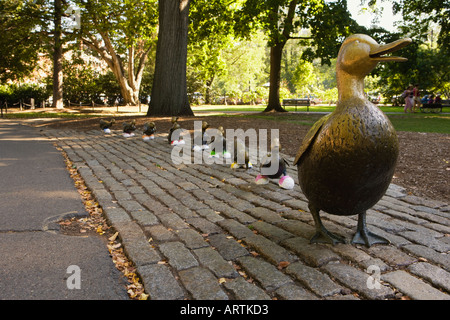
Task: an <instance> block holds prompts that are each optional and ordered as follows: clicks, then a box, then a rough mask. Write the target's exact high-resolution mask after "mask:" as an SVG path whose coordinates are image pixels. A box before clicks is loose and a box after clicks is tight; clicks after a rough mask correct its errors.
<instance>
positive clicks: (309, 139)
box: [293, 113, 331, 166]
mask: <svg viewBox="0 0 450 320" xmlns="http://www.w3.org/2000/svg"><path fill="white" fill-rule="evenodd" d="M330 116H331V113H330V114H327V115H326V116H323V117H322V118H320V119H319V120H317V122H316V123H314V125H313V126H312V127H311V129H310V130H309V131H308V133H307V134H306V136H305V138H303V142H302V145H301V146H300V149H298V151H297V155H296V156H295V160H294V163H293V165H294V166H295V165H296V164H297V163H298V162H299V161H300V159H301V157H302V156H303V155H304V154H305V152H306V150H308V148H309V146H310V145H312V144H313V143H314V141H315V139H316V137H317V135H318V134H319V132H320V130H321V129H322V126H323V125H324V123H325V122H327V120H328V119H329V118H330Z"/></svg>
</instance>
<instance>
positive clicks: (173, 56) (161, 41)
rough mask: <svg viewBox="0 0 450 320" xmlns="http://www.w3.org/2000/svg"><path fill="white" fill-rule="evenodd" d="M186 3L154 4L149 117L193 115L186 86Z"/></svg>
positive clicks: (180, 0)
mask: <svg viewBox="0 0 450 320" xmlns="http://www.w3.org/2000/svg"><path fill="white" fill-rule="evenodd" d="M189 2H190V0H164V1H158V3H159V33H158V45H157V47H156V64H155V76H154V80H153V87H152V99H151V101H150V106H149V108H148V112H147V115H149V116H151V115H165V116H167V115H169V116H175V115H193V112H192V110H191V107H190V105H189V100H188V96H187V84H186V63H187V36H188V24H189Z"/></svg>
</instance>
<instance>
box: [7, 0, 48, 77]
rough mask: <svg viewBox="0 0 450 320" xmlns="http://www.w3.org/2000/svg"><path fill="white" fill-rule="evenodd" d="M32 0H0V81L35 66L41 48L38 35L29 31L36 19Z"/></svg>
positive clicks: (24, 72)
mask: <svg viewBox="0 0 450 320" xmlns="http://www.w3.org/2000/svg"><path fill="white" fill-rule="evenodd" d="M38 8H39V7H38V5H36V4H35V1H31V0H26V1H21V0H8V1H0V12H1V14H0V29H1V30H2V31H3V32H6V36H5V35H3V36H2V37H0V57H1V59H0V82H6V81H7V80H17V79H21V78H23V77H24V76H26V75H28V74H29V73H30V72H31V71H32V70H33V69H34V67H35V65H36V62H37V60H38V53H39V52H40V51H41V47H40V44H41V42H40V35H39V34H37V33H36V32H33V29H34V28H35V26H36V24H37V22H38V19H37V18H36V15H37V12H38Z"/></svg>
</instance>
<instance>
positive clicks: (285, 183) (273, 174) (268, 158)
mask: <svg viewBox="0 0 450 320" xmlns="http://www.w3.org/2000/svg"><path fill="white" fill-rule="evenodd" d="M280 151H281V145H280V140H279V139H278V138H275V139H274V140H273V141H272V146H271V150H270V153H268V154H267V155H265V156H264V157H263V158H262V159H261V163H260V172H261V173H260V174H258V175H257V176H256V179H255V183H256V184H267V183H269V179H278V178H280V177H281V178H280V180H279V181H278V185H279V186H280V187H281V188H283V189H288V190H289V189H293V188H294V185H295V183H294V179H292V178H291V177H290V176H289V175H288V174H287V172H286V169H287V166H289V163H288V162H287V160H286V159H284V158H283V157H281V156H280Z"/></svg>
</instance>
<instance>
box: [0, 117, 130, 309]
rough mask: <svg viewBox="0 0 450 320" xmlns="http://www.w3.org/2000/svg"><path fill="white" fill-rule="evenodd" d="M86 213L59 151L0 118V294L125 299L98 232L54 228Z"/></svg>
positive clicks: (35, 134) (28, 297)
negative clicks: (78, 234) (89, 233)
mask: <svg viewBox="0 0 450 320" xmlns="http://www.w3.org/2000/svg"><path fill="white" fill-rule="evenodd" d="M86 216H88V212H87V211H86V210H85V208H84V206H83V203H82V201H81V199H80V194H79V193H78V192H77V189H76V188H75V187H74V183H73V180H72V179H71V178H70V176H69V174H68V172H67V169H66V165H65V163H64V161H63V157H62V156H61V153H60V152H58V151H57V150H56V149H55V147H54V146H53V145H52V144H51V143H50V142H49V141H48V140H47V139H46V138H45V137H42V136H41V135H40V134H39V132H38V131H37V130H35V129H34V128H30V127H28V126H23V125H19V121H9V120H7V121H4V120H0V257H1V259H0V300H17V299H18V300H34V299H37V300H60V299H61V300H63V299H64V300H92V299H96V300H98V299H102V300H116V299H121V300H123V299H129V298H128V294H127V292H126V287H125V286H126V280H125V279H124V278H123V276H122V274H121V273H120V272H119V271H118V270H117V269H116V267H115V266H114V264H113V262H112V261H111V258H110V256H109V254H108V249H107V247H106V243H105V242H104V240H103V239H102V238H100V237H98V236H85V237H71V236H67V235H64V234H61V233H59V232H57V230H58V224H57V222H58V221H59V220H61V219H67V218H70V217H79V218H81V217H86Z"/></svg>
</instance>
